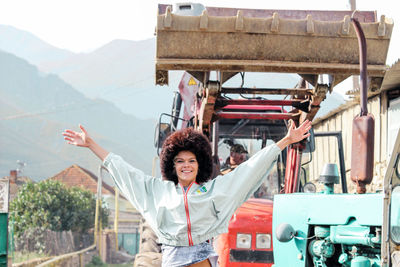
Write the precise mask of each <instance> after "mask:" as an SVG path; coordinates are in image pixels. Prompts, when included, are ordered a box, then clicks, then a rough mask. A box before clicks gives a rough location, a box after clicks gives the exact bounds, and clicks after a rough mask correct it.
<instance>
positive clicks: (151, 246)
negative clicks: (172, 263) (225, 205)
mask: <svg viewBox="0 0 400 267" xmlns="http://www.w3.org/2000/svg"><path fill="white" fill-rule="evenodd" d="M139 233H140V242H139V253H138V254H136V257H135V263H134V265H133V266H134V267H147V266H154V267H161V262H162V254H161V244H160V243H158V238H157V235H156V234H155V233H154V231H153V229H151V227H150V225H149V224H148V223H147V222H146V221H145V219H144V218H142V219H141V221H140V225H139Z"/></svg>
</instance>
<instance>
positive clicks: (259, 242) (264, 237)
mask: <svg viewBox="0 0 400 267" xmlns="http://www.w3.org/2000/svg"><path fill="white" fill-rule="evenodd" d="M256 248H271V235H269V234H257V235H256Z"/></svg>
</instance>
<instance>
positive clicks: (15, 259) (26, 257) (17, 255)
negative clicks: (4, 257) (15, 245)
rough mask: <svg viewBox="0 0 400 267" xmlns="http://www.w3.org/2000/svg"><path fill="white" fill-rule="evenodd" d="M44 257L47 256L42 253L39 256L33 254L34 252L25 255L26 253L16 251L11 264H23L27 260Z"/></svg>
mask: <svg viewBox="0 0 400 267" xmlns="http://www.w3.org/2000/svg"><path fill="white" fill-rule="evenodd" d="M9 256H10V255H9ZM44 257H47V255H46V254H43V253H42V254H39V253H34V252H30V253H26V252H19V251H16V252H14V257H12V263H19V262H24V261H27V260H32V259H37V258H44Z"/></svg>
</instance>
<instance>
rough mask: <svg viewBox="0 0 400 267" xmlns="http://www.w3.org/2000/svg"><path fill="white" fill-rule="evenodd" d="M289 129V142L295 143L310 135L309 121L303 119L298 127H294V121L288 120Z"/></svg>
mask: <svg viewBox="0 0 400 267" xmlns="http://www.w3.org/2000/svg"><path fill="white" fill-rule="evenodd" d="M289 123H290V125H289V131H288V133H287V135H286V136H287V137H289V141H290V144H293V143H297V142H299V141H301V140H303V139H305V138H307V137H309V136H310V133H309V132H308V131H310V129H311V121H309V120H305V121H304V122H303V123H302V124H301V125H300V126H299V127H297V128H296V126H295V124H294V121H292V120H290V121H289Z"/></svg>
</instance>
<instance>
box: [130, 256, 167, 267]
mask: <svg viewBox="0 0 400 267" xmlns="http://www.w3.org/2000/svg"><path fill="white" fill-rule="evenodd" d="M161 262H162V254H161V253H156V252H145V253H139V254H136V257H135V262H134V264H133V267H149V266H152V267H161Z"/></svg>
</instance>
